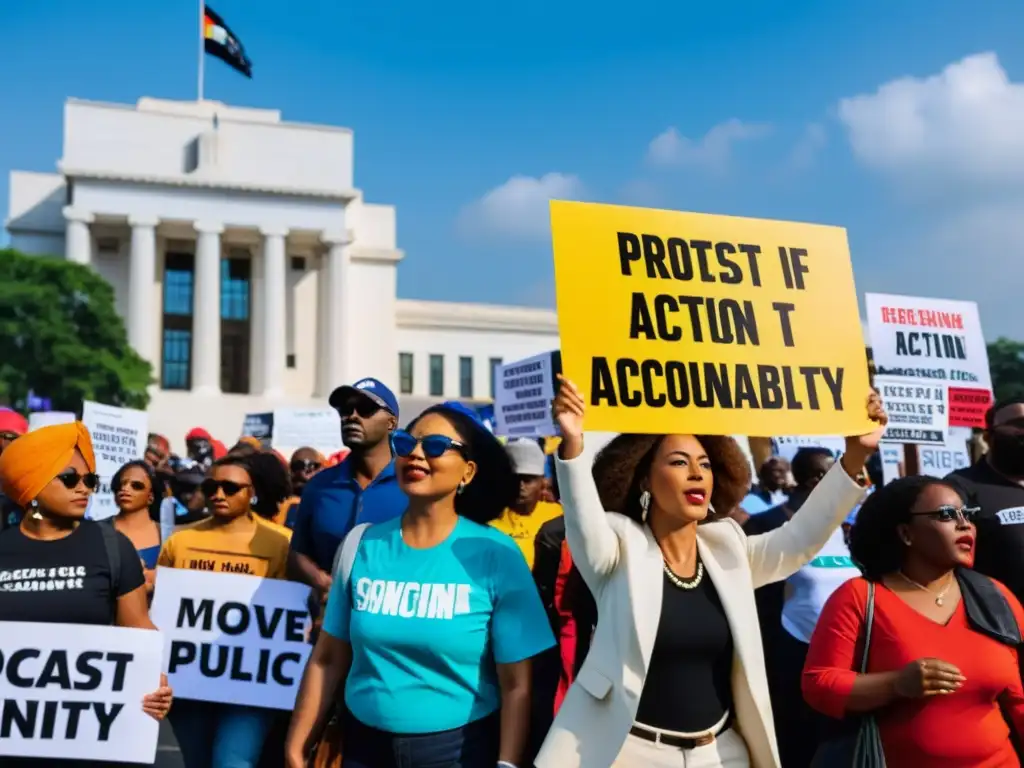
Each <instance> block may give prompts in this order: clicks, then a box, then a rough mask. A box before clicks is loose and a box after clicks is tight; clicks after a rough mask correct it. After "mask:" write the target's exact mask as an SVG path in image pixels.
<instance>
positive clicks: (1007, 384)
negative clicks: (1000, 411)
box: [988, 337, 1024, 400]
mask: <svg viewBox="0 0 1024 768" xmlns="http://www.w3.org/2000/svg"><path fill="white" fill-rule="evenodd" d="M988 365H989V368H990V369H991V371H992V388H993V389H994V390H995V396H996V400H1008V399H1010V398H1014V397H1024V342H1020V341H1012V340H1010V339H1007V338H1002V337H1000V338H998V339H996V340H995V341H993V342H992V343H991V344H989V345H988Z"/></svg>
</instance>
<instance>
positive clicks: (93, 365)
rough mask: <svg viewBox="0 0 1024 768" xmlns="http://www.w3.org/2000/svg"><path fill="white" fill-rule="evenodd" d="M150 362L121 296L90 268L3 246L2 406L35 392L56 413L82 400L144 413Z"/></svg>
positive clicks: (0, 275) (0, 272) (0, 289)
mask: <svg viewBox="0 0 1024 768" xmlns="http://www.w3.org/2000/svg"><path fill="white" fill-rule="evenodd" d="M151 381H152V369H151V367H150V364H149V363H148V362H147V361H145V360H143V359H142V358H141V357H139V355H138V354H137V353H136V352H135V350H134V349H132V348H131V347H130V346H129V344H128V335H127V333H126V331H125V327H124V323H123V322H122V320H121V317H120V316H119V315H118V314H117V311H116V309H115V308H114V291H113V289H112V288H111V287H110V284H109V283H107V281H106V280H104V279H103V278H102V277H100V276H99V275H98V274H97V273H96V272H95V271H93V270H92V269H90V268H89V267H85V266H82V265H80V264H75V263H72V262H69V261H64V260H61V259H53V258H45V257H40V256H27V255H25V254H23V253H19V252H18V251H14V250H4V249H0V402H4V401H6V402H8V403H10V404H12V405H14V406H15V407H21V408H22V409H24V404H25V400H26V398H27V396H28V393H29V391H30V390H31V391H33V392H34V393H35V394H36V395H39V396H41V397H48V398H50V400H51V401H52V403H53V407H54V409H56V410H66V411H74V412H80V410H81V407H82V401H83V400H95V401H97V402H101V403H105V404H107V405H119V406H127V407H131V408H145V407H146V405H147V403H148V402H149V394H148V393H147V391H146V387H147V386H148V385H149V384H150V383H151Z"/></svg>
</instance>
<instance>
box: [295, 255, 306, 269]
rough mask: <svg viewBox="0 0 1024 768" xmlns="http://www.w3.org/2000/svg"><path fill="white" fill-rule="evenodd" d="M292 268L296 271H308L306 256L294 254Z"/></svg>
mask: <svg viewBox="0 0 1024 768" xmlns="http://www.w3.org/2000/svg"><path fill="white" fill-rule="evenodd" d="M292 269H294V270H295V271H296V272H305V271H306V257H305V256H292Z"/></svg>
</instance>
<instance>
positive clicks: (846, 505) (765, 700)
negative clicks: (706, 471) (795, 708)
mask: <svg viewBox="0 0 1024 768" xmlns="http://www.w3.org/2000/svg"><path fill="white" fill-rule="evenodd" d="M593 458H594V454H593V453H592V452H589V453H588V452H587V451H586V450H585V451H584V452H583V454H582V455H581V456H579V457H577V458H575V459H573V460H571V461H561V460H558V461H557V462H556V471H557V473H558V485H559V488H560V490H561V493H562V507H563V509H564V511H565V535H566V539H567V540H568V542H569V549H570V551H571V552H572V558H573V562H574V563H575V565H576V567H577V568H578V569H579V571H580V575H582V576H583V579H584V581H585V582H586V583H587V586H588V587H590V590H591V592H593V594H594V599H595V601H596V602H597V616H598V621H597V629H596V631H595V633H594V639H593V642H592V644H591V646H590V651H589V653H588V654H587V659H586V661H585V662H584V663H583V666H582V668H581V669H580V672H579V675H578V676H577V678H576V680H575V682H573V684H572V687H571V688H570V689H569V692H568V694H567V695H566V697H565V700H564V701H563V702H562V707H561V709H559V711H558V715H557V717H556V718H555V721H554V724H553V725H552V727H551V730H550V731H549V732H548V736H547V738H546V739H545V740H544V744H543V746H542V747H541V750H540V754H539V755H538V756H537V760H536V765H537V768H609V766H611V765H612V763H613V762H614V761H615V759H616V758H617V757H618V754H619V751H620V750H621V748H622V745H623V743H624V742H625V740H626V737H627V735H628V734H629V729H630V727H632V725H633V722H634V720H635V718H636V711H637V707H638V706H639V704H640V693H641V691H642V690H643V687H644V678H645V677H646V675H647V670H648V666H649V664H650V661H651V651H652V650H653V648H654V638H655V635H656V634H657V632H658V622H659V620H660V618H661V600H662V586H663V576H662V573H663V572H662V567H663V565H662V563H663V560H662V554H661V550H660V549H659V548H658V544H657V542H656V541H655V540H654V536H653V535H652V534H651V530H650V528H648V527H647V526H646V525H639V524H637V523H635V522H633V521H632V520H630V519H629V518H628V517H626V516H625V515H621V514H618V513H616V512H606V511H605V510H604V509H603V508H602V506H601V500H600V498H599V497H598V494H597V487H596V486H595V485H594V480H593V477H592V475H591V468H592V466H593ZM863 494H864V489H863V488H861V487H860V486H859V485H858V484H857V483H855V482H854V481H853V480H852V479H850V476H849V475H847V474H846V472H845V471H844V470H843V468H842V467H841V466H839V463H838V462H837V463H836V465H835V466H834V467H833V468H832V469H831V470H830V471H829V472H828V474H826V475H825V477H824V478H823V479H822V480H821V482H820V483H819V484H818V486H817V487H816V488H815V489H814V491H813V492H812V493H811V494H810V496H809V497H808V499H807V501H806V502H804V505H803V506H802V507H801V508H800V511H799V512H797V513H796V514H795V515H794V516H793V518H792V520H790V521H789V522H787V523H786V524H785V525H783V526H782V527H781V528H778V529H776V530H774V531H771V532H770V533H766V534H764V535H761V536H751V537H749V538H748V537H747V536H746V535H745V534H744V533H743V529H742V528H740V526H739V525H738V524H737V523H736V522H735V521H734V520H731V519H725V520H721V521H718V522H713V523H707V524H704V525H700V526H698V528H697V549H698V551H699V552H700V557H701V560H702V561H703V562H704V569H705V572H706V575H707V576H708V577H710V579H711V581H712V583H713V584H714V585H715V589H716V590H717V591H718V595H719V597H720V598H721V601H722V607H723V608H724V610H725V615H726V618H727V619H728V622H729V629H730V630H731V631H732V640H733V647H734V649H735V650H734V656H733V665H732V695H733V713H734V719H735V725H734V726H733V727H734V728H735V729H736V730H737V731H738V732H739V733H740V735H741V736H742V737H743V739H744V741H746V744H747V749H748V750H749V752H750V761H751V766H752V767H753V768H779V751H778V746H777V745H776V743H775V726H774V722H773V720H772V708H771V702H770V701H769V697H768V680H767V676H766V675H765V669H764V652H763V650H762V647H761V628H760V626H759V624H758V621H757V607H756V605H755V603H754V590H755V589H757V588H758V587H761V586H763V585H765V584H771V583H772V582H776V581H781V580H783V579H786V578H788V577H789V576H791V575H792V574H794V573H795V572H796V571H797V570H798V569H799V568H800V567H801V566H803V565H805V564H807V563H808V562H810V560H811V559H812V558H814V557H815V556H816V555H817V553H818V552H819V551H820V550H821V548H822V547H823V546H824V545H825V543H826V542H827V541H828V538H829V536H831V535H832V532H833V531H835V530H836V528H838V527H839V526H840V525H841V524H842V522H843V520H845V519H846V517H847V516H848V515H849V513H850V512H851V511H852V510H853V508H854V506H855V505H856V504H857V503H858V502H859V501H860V499H861V498H862V497H863Z"/></svg>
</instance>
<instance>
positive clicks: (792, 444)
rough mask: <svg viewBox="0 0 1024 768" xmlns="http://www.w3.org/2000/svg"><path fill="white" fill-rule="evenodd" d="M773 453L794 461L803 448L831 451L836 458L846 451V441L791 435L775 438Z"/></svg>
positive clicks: (773, 440)
mask: <svg viewBox="0 0 1024 768" xmlns="http://www.w3.org/2000/svg"><path fill="white" fill-rule="evenodd" d="M771 441H772V453H773V454H774V455H775V456H781V457H782V458H784V459H785V460H786V461H792V460H793V457H794V456H796V452H797V451H799V450H800V449H801V448H824V449H825V450H827V451H830V452H831V453H832V455H833V456H834V457H835V458H837V459H838V458H839V456H840V455H841V454H842V453H843V451H845V450H846V439H845V438H842V437H832V436H825V437H821V436H815V435H789V436H785V437H773V438H772V439H771Z"/></svg>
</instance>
